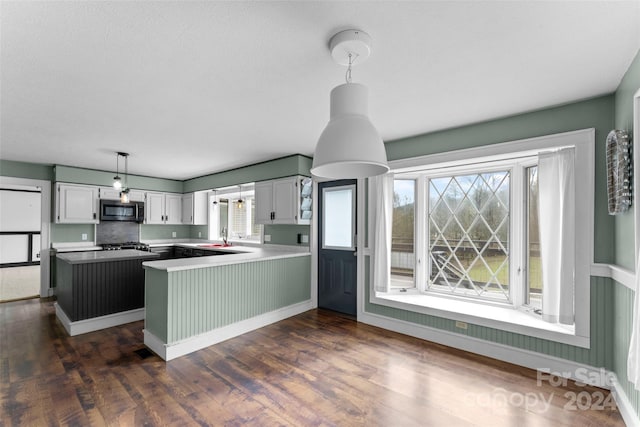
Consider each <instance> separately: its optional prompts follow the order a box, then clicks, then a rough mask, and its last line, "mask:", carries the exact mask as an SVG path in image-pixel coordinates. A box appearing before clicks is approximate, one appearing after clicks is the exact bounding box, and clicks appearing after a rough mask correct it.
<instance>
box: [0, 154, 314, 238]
mask: <svg viewBox="0 0 640 427" xmlns="http://www.w3.org/2000/svg"><path fill="white" fill-rule="evenodd" d="M311 162H312V159H310V158H309V157H306V156H302V155H292V156H287V157H283V158H280V159H275V160H272V161H268V162H263V163H259V164H256V165H251V166H246V167H242V168H238V169H234V170H231V171H226V172H221V173H218V174H212V175H208V176H205V177H200V178H195V179H192V180H188V181H184V182H183V181H176V180H170V179H162V178H151V177H146V176H139V175H129V178H128V184H129V186H130V187H131V188H135V189H140V190H150V191H162V192H171V193H183V192H185V193H186V192H191V191H195V190H194V189H195V188H197V189H198V190H201V189H208V188H213V187H216V186H220V187H222V186H227V185H236V184H241V183H245V182H253V181H260V180H266V179H274V178H280V177H284V176H292V175H306V176H309V175H310V173H309V169H310V168H311ZM0 175H1V176H9V177H18V178H30V179H42V180H48V181H51V182H68V183H76V184H87V185H101V186H110V185H111V184H112V179H113V175H114V173H113V172H107V171H99V170H93V169H85V168H77V167H71V166H64V165H55V166H53V165H40V164H33V163H26V162H15V161H8V160H0ZM198 185H199V186H200V187H197V186H198ZM187 187H188V188H189V189H187ZM52 194H53V193H52ZM52 211H53V208H52ZM301 227H302V228H301ZM94 230H95V228H94V226H93V225H92V224H55V223H52V224H51V242H52V243H63V242H65V243H66V242H80V241H82V234H87V235H88V236H87V241H89V242H91V241H93V240H94ZM174 231H175V232H176V238H178V239H188V238H194V239H197V238H203V239H207V238H208V228H207V226H189V225H144V224H143V225H142V226H141V236H142V239H144V240H158V239H171V238H172V235H173V234H172V233H173V232H174ZM198 233H201V236H202V237H198ZM298 233H303V234H307V235H308V234H309V226H296V225H281V226H278V227H275V228H273V229H272V230H271V231H269V233H268V234H271V235H272V242H271V243H273V244H281V245H297V244H298V243H297V234H298Z"/></svg>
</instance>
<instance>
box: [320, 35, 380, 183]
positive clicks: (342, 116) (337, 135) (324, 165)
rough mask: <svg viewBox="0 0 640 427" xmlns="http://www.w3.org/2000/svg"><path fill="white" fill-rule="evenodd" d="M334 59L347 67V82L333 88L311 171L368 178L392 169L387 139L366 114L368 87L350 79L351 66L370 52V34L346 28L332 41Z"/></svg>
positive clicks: (329, 175) (331, 48) (330, 48)
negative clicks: (381, 135) (326, 118)
mask: <svg viewBox="0 0 640 427" xmlns="http://www.w3.org/2000/svg"><path fill="white" fill-rule="evenodd" d="M329 50H330V51H331V56H332V57H333V60H334V61H335V62H337V63H338V64H340V65H346V66H347V72H346V76H345V80H346V83H345V84H341V85H339V86H336V87H335V88H333V90H332V91H331V104H330V117H329V123H328V124H327V127H326V128H325V129H324V131H323V132H322V134H321V135H320V139H319V140H318V144H317V145H316V151H315V154H314V156H313V165H312V167H311V173H312V174H313V175H314V176H318V177H323V178H331V179H346V178H366V177H370V176H375V175H382V174H384V173H386V172H388V171H389V166H388V165H387V153H386V151H385V148H384V142H383V141H382V138H380V135H379V134H378V131H377V130H376V128H375V127H374V126H373V124H372V123H371V121H370V120H369V117H368V116H367V110H368V108H367V104H368V89H367V87H366V86H364V85H362V84H359V83H352V82H351V67H353V66H355V65H357V64H360V63H362V62H364V61H365V60H366V59H367V58H368V57H369V55H370V53H371V37H370V36H369V35H368V34H367V33H365V32H364V31H360V30H346V31H341V32H339V33H337V34H336V35H334V36H333V37H332V38H331V40H330V41H329Z"/></svg>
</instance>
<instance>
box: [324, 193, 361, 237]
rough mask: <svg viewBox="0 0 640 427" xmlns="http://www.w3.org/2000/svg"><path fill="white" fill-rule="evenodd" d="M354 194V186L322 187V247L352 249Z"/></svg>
mask: <svg viewBox="0 0 640 427" xmlns="http://www.w3.org/2000/svg"><path fill="white" fill-rule="evenodd" d="M354 196H355V187H354V186H348V187H335V188H325V189H323V191H322V197H323V200H322V202H323V203H322V206H323V208H322V210H323V211H324V212H323V221H324V222H323V224H322V233H323V236H322V247H323V248H329V249H345V250H353V249H354V245H353V237H354V234H355V231H354V225H355V221H354V219H355V217H354V212H353V211H354V209H353V208H354V202H355V198H354Z"/></svg>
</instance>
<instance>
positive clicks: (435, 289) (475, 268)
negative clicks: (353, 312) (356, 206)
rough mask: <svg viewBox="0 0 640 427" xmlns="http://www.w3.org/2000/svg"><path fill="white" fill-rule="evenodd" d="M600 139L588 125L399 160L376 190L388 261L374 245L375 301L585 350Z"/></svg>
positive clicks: (379, 231) (374, 224)
mask: <svg viewBox="0 0 640 427" xmlns="http://www.w3.org/2000/svg"><path fill="white" fill-rule="evenodd" d="M593 145H594V144H593V130H586V131H576V132H569V133H566V134H559V135H553V136H548V137H541V138H537V139H531V140H526V141H517V142H513V143H504V144H495V145H493V146H491V147H483V148H481V149H469V150H461V151H459V152H453V153H442V154H436V155H431V156H425V157H423V158H420V159H407V160H401V161H396V162H392V163H391V166H392V172H393V176H392V178H390V179H392V184H391V181H387V182H389V183H388V184H385V181H384V180H381V181H370V185H369V189H370V190H369V191H370V193H369V194H370V196H369V200H370V202H369V203H370V206H369V227H370V231H369V233H371V234H375V235H376V236H385V235H387V236H390V250H388V249H387V251H389V252H386V253H387V255H386V256H385V255H384V254H382V253H380V252H378V251H379V250H378V249H376V248H377V247H381V248H384V247H385V245H373V246H372V247H370V251H371V257H372V261H371V265H372V266H375V267H372V269H371V276H372V279H371V280H370V286H371V293H370V301H371V302H373V303H376V304H382V305H388V306H391V307H396V308H402V309H407V310H411V311H417V312H421V313H426V314H432V315H436V316H439V317H445V318H449V319H455V320H462V321H465V322H471V323H474V324H478V325H484V326H489V327H493V328H498V329H502V330H509V331H514V332H518V333H522V332H526V333H527V334H529V335H532V336H537V337H541V338H545V339H550V340H556V341H560V342H567V343H570V344H573V345H578V346H588V337H589V303H588V301H589V298H590V297H589V292H590V277H589V271H590V264H591V260H592V259H593V237H592V236H593V234H592V233H593ZM543 165H544V167H543ZM540 176H542V177H543V178H544V180H543V181H541V180H540ZM565 181H566V182H567V183H568V184H567V185H560V184H557V183H560V182H565ZM384 188H393V195H390V194H389V193H390V192H389V191H387V190H383V189H384ZM380 194H383V195H384V196H382V197H384V199H382V200H386V202H385V203H388V205H391V207H392V209H391V210H390V211H391V212H390V218H389V219H384V217H381V218H382V219H381V220H377V218H376V215H377V214H379V212H383V211H380V210H379V209H378V210H376V209H374V207H375V206H376V203H378V206H379V203H380V202H376V200H381V199H380V197H381V196H379V195H380ZM578 195H579V196H578ZM558 201H560V202H558ZM372 212H373V214H372ZM381 224H382V225H381ZM380 227H382V228H380ZM389 228H390V229H391V230H390V232H389ZM385 229H386V230H387V231H386V232H385V231H384V230H385ZM387 233H388V234H387ZM387 238H388V237H387ZM560 242H563V243H560ZM382 252H384V250H382ZM545 254H546V255H545ZM380 265H383V266H384V265H387V266H388V269H387V270H386V271H388V272H389V273H390V274H389V276H388V277H389V279H388V280H386V283H387V286H386V287H385V279H384V277H385V276H384V274H381V272H384V271H385V269H384V268H382V270H380V268H379V266H380ZM543 265H545V266H546V267H545V269H544V274H543ZM558 307H559V308H558ZM569 335H571V337H569V338H567V336H569Z"/></svg>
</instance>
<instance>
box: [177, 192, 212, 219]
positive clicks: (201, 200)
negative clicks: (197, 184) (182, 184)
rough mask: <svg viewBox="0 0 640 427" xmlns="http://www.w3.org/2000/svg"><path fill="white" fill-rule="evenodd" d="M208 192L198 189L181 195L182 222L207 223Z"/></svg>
mask: <svg viewBox="0 0 640 427" xmlns="http://www.w3.org/2000/svg"><path fill="white" fill-rule="evenodd" d="M208 201H209V192H208V191H198V192H195V193H187V194H183V195H182V223H183V224H191V225H207V223H208V215H209V210H208V207H209V203H208Z"/></svg>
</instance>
